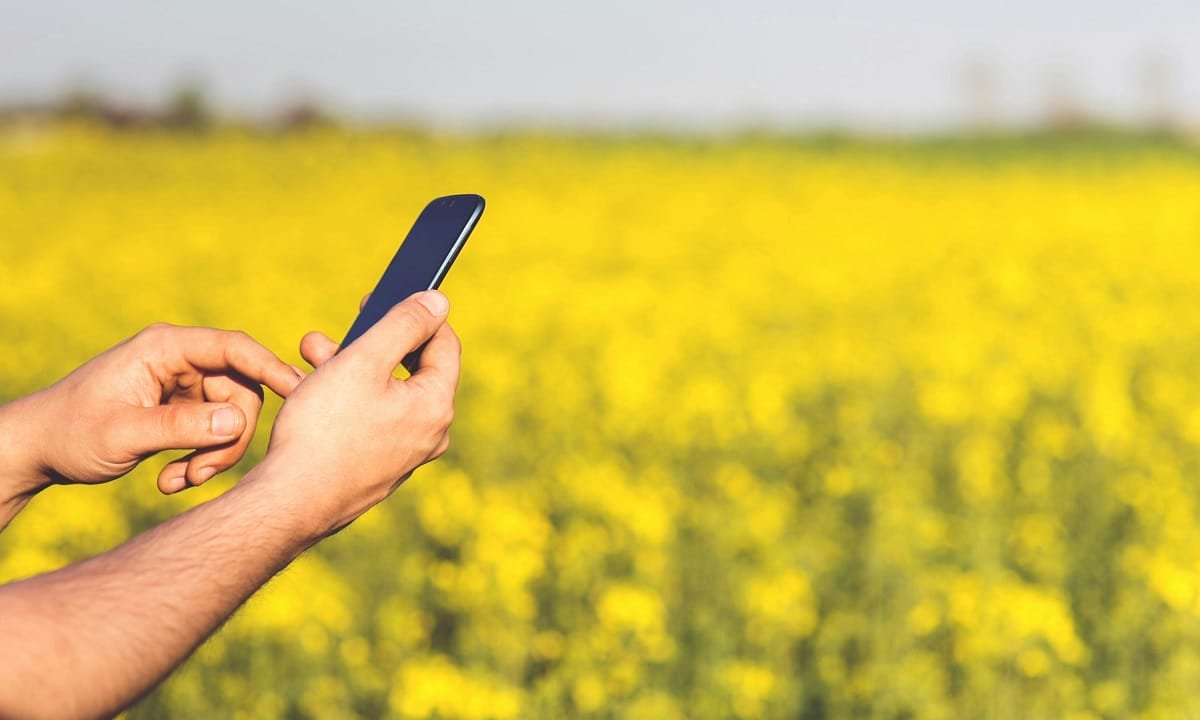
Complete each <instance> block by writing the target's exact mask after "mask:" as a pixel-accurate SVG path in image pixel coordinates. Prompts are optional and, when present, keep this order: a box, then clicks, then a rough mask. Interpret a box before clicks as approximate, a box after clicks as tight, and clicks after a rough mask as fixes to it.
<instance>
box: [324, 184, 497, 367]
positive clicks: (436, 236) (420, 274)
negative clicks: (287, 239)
mask: <svg viewBox="0 0 1200 720" xmlns="http://www.w3.org/2000/svg"><path fill="white" fill-rule="evenodd" d="M483 204H484V203H483V198H482V197H480V196H478V195H447V196H446V197H440V198H437V199H436V200H433V201H432V202H430V203H429V204H428V205H426V206H425V209H424V210H422V211H421V214H420V215H419V216H417V221H416V223H414V224H413V226H412V230H409V231H408V237H406V238H404V242H403V243H401V244H400V249H399V250H397V251H396V256H395V257H393V258H392V262H391V263H389V264H388V266H387V270H384V271H383V277H381V278H379V284H377V285H376V286H375V289H374V290H372V291H371V297H370V299H369V300H367V304H366V305H364V306H363V309H362V310H361V311H359V313H358V317H357V318H355V320H354V324H353V325H351V326H350V330H349V331H348V332H347V333H346V337H345V338H343V339H342V345H341V347H340V348H338V352H341V351H342V350H345V349H346V347H347V346H349V345H350V343H352V342H354V341H355V340H357V339H358V337H359V336H360V335H362V334H363V333H365V332H366V331H367V330H370V329H371V326H372V325H374V324H375V323H377V322H379V319H380V318H382V317H383V316H384V315H386V314H387V312H388V310H391V309H392V306H394V305H396V303H399V302H400V301H402V300H404V299H405V298H407V297H408V296H409V295H412V294H413V293H418V292H421V291H422V290H434V289H436V288H437V287H438V286H439V285H441V284H442V280H444V279H445V277H446V273H448V272H449V271H450V266H451V265H453V264H454V259H455V258H457V257H458V254H459V253H460V252H461V251H462V249H463V245H465V244H466V242H467V238H468V237H469V236H470V235H471V231H472V230H474V229H475V224H476V223H478V222H479V217H480V216H481V215H483ZM420 352H421V351H420V349H418V350H416V351H414V352H413V353H411V354H410V355H409V356H408V357H406V358H404V366H405V367H406V368H408V369H409V370H412V369H414V368H415V367H416V364H415V363H416V359H417V356H418V354H419V353H420Z"/></svg>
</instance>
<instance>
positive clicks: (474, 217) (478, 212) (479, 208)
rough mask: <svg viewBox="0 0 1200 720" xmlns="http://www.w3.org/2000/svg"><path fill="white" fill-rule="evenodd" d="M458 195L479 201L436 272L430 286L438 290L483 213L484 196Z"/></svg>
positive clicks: (431, 288)
mask: <svg viewBox="0 0 1200 720" xmlns="http://www.w3.org/2000/svg"><path fill="white" fill-rule="evenodd" d="M458 197H469V198H474V199H475V200H476V201H477V202H476V204H475V209H474V210H472V211H471V217H469V218H468V219H467V222H466V223H465V224H464V225H463V230H462V233H460V234H459V236H458V239H457V240H455V241H454V246H453V247H451V248H450V252H448V253H446V259H445V260H443V261H442V266H441V267H439V268H438V270H437V273H435V274H434V276H433V282H432V283H430V286H429V289H430V290H437V289H438V288H439V287H441V285H442V280H444V279H446V274H447V273H448V272H450V266H451V265H453V264H454V261H455V259H457V258H458V254H459V252H461V251H462V249H463V246H464V245H466V244H467V238H469V237H471V231H472V230H474V229H475V226H476V225H477V224H479V218H480V217H481V216H482V215H483V207H484V200H483V197H481V196H479V195H465V196H458Z"/></svg>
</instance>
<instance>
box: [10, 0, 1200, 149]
mask: <svg viewBox="0 0 1200 720" xmlns="http://www.w3.org/2000/svg"><path fill="white" fill-rule="evenodd" d="M1150 66H1153V67H1155V68H1157V70H1156V71H1155V72H1156V75H1155V77H1157V78H1158V80H1157V81H1156V83H1157V84H1156V85H1154V86H1153V87H1155V88H1157V89H1156V90H1147V87H1146V83H1145V82H1144V81H1142V79H1141V78H1142V77H1143V75H1144V74H1145V72H1146V71H1145V68H1146V67H1150ZM969 67H974V68H981V70H977V73H982V75H983V77H986V78H990V80H988V81H987V82H986V83H984V85H985V86H986V87H989V88H991V89H990V90H988V91H987V92H986V93H984V94H983V95H982V96H981V95H979V93H976V95H975V96H974V97H975V98H976V100H975V101H974V103H973V102H972V101H971V100H970V99H969V98H970V97H972V96H970V95H969V94H968V92H967V90H966V88H967V87H968V83H967V82H966V80H965V79H964V78H965V77H966V76H967V68H969ZM185 77H199V78H203V80H204V83H205V86H206V87H207V88H208V91H209V93H210V96H211V97H212V99H213V101H214V103H215V104H216V105H217V106H218V107H219V108H220V109H221V110H222V111H224V112H228V113H239V114H250V115H267V114H269V113H270V112H272V111H273V110H274V109H276V108H278V107H279V106H280V105H281V104H283V103H285V102H289V101H292V100H295V99H297V98H313V99H316V100H319V101H320V102H321V103H323V104H325V105H327V106H329V107H330V108H332V109H333V110H335V111H336V112H338V113H340V114H344V115H347V116H352V117H358V118H364V119H384V118H388V117H395V116H401V117H405V118H409V119H417V120H422V121H425V122H429V123H433V124H437V125H445V126H450V127H475V126H489V125H509V124H514V123H535V124H541V125H565V126H589V127H590V126H602V127H609V126H616V127H626V126H655V127H658V126H662V127H689V128H706V127H730V126H734V127H740V126H762V125H768V126H784V127H790V126H807V127H813V126H816V127H829V126H843V127H850V128H858V129H899V130H926V129H941V128H945V127H951V126H956V125H958V124H961V123H963V122H964V121H965V120H966V119H968V118H969V117H971V115H972V113H973V112H976V110H972V108H976V109H978V107H979V106H980V103H983V104H984V105H986V106H988V107H991V108H993V110H992V111H991V113H990V116H991V117H992V118H993V119H995V120H997V121H1001V122H1006V123H1017V124H1021V123H1030V122H1033V121H1036V120H1037V119H1038V118H1040V117H1042V116H1043V115H1044V114H1045V112H1046V107H1047V105H1048V101H1047V97H1048V96H1049V95H1050V94H1051V91H1050V89H1049V88H1051V87H1054V88H1058V89H1057V90H1055V91H1054V93H1056V94H1057V95H1058V96H1063V97H1070V98H1074V100H1073V103H1074V104H1077V105H1079V106H1081V107H1083V108H1086V109H1087V110H1088V111H1089V112H1090V113H1093V114H1098V115H1103V116H1105V117H1109V118H1114V119H1124V120H1133V119H1136V118H1139V117H1141V116H1143V115H1144V114H1146V112H1147V108H1148V107H1150V106H1151V105H1153V104H1154V103H1158V104H1162V103H1164V102H1165V103H1166V104H1167V105H1168V106H1169V108H1170V109H1171V110H1172V112H1173V113H1174V114H1175V115H1176V116H1177V117H1179V118H1180V119H1185V120H1187V119H1190V118H1195V119H1196V120H1197V121H1200V90H1197V89H1196V88H1197V87H1200V86H1198V85H1197V83H1200V2H1197V1H1196V0H1157V1H1155V0H1145V1H1143V2H1137V3H1135V2H1108V1H1107V0H1091V1H1090V2H1082V1H1080V0H1059V1H1057V2H1056V1H1055V0H1003V2H1000V1H996V0H993V1H990V2H971V1H970V0H958V1H953V0H907V1H905V2H896V1H892V2H889V1H887V0H851V1H847V2H837V0H822V1H820V2H816V1H812V0H798V1H795V2H783V1H782V0H742V1H741V2H736V3H735V2H724V1H717V0H693V1H692V2H686V3H685V2H675V1H674V0H671V1H666V2H654V1H653V0H642V1H637V0H606V1H605V2H587V3H580V2H552V1H551V0H510V1H509V2H476V1H474V0H455V1H454V2H441V3H433V2H428V3H413V2H410V3H399V2H384V1H383V0H338V1H337V2H332V1H330V0H324V1H317V0H292V1H291V2H282V1H279V0H262V1H258V2H253V1H242V2H238V1H235V0H207V1H206V2H192V3H186V4H185V3H181V2H176V1H175V0H160V1H159V2H146V1H142V0H107V1H105V2H94V1H93V2H78V1H74V2H68V1H66V0H37V1H36V2H30V1H28V0H22V1H21V2H16V1H14V0H0V103H3V102H8V103H13V102H35V101H41V100H46V99H48V98H53V97H56V96H59V95H61V94H62V93H63V92H64V90H65V89H67V88H70V87H72V86H75V85H79V84H87V85H90V86H93V87H95V88H97V89H100V90H102V91H103V92H105V93H106V94H109V95H111V96H114V97H117V98H120V99H122V100H124V101H128V102H134V103H153V102H156V101H158V100H161V98H162V97H164V96H165V94H166V93H167V92H168V90H169V89H170V88H172V87H173V86H174V85H176V84H177V83H178V82H179V81H180V79H181V78H185ZM976 86H977V87H978V86H979V83H977V84H976ZM981 97H982V99H980V98H981ZM1198 124H1200V122H1198Z"/></svg>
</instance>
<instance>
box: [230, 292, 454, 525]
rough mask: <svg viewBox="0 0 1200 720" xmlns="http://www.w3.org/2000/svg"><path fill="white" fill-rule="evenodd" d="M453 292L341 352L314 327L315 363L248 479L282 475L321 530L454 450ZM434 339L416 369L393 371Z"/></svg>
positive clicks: (399, 311)
mask: <svg viewBox="0 0 1200 720" xmlns="http://www.w3.org/2000/svg"><path fill="white" fill-rule="evenodd" d="M449 309H450V308H449V303H448V301H447V300H446V297H445V296H444V295H442V294H441V293H439V292H437V291H428V292H424V293H418V294H416V295H414V296H412V297H410V298H408V299H407V300H405V301H404V302H402V303H400V304H398V305H396V306H395V307H394V308H392V309H391V311H389V312H388V314H387V315H385V316H384V317H383V319H381V320H380V321H379V322H378V323H376V324H375V326H374V327H372V328H371V329H370V330H369V331H367V332H366V333H365V334H364V335H363V336H362V337H360V338H359V339H358V340H356V341H355V342H354V344H353V345H351V346H350V347H348V348H347V349H346V351H345V352H343V353H340V354H338V355H337V356H336V357H335V356H334V353H336V352H337V350H338V346H337V344H336V343H334V342H333V341H332V340H330V339H329V338H328V337H326V336H325V335H323V334H321V333H316V332H313V333H309V334H308V335H306V336H305V337H304V339H303V340H302V341H301V343H300V354H301V355H303V356H304V359H305V360H307V361H308V362H309V363H310V364H312V365H313V367H315V368H316V370H315V371H314V372H313V373H312V374H311V375H309V376H308V377H307V378H306V379H305V380H304V381H303V382H302V383H300V385H299V387H297V388H296V391H295V392H294V393H292V395H291V397H289V398H288V400H287V402H285V403H284V404H283V409H282V410H280V412H279V417H278V418H277V419H276V421H275V427H274V429H273V430H272V431H271V445H270V448H269V449H268V451H267V457H266V459H265V460H264V461H263V465H262V466H260V468H263V466H268V467H269V468H270V471H269V472H268V471H267V470H266V469H265V468H264V469H263V470H262V471H261V472H260V471H259V468H256V469H255V472H253V473H251V475H248V476H247V478H246V480H245V482H264V483H272V482H274V483H283V484H284V487H286V493H287V494H288V495H289V496H290V497H291V498H294V499H295V500H296V501H297V504H299V505H302V506H303V507H304V508H305V512H306V513H310V514H311V515H312V518H313V521H314V528H313V534H314V540H315V539H318V538H319V537H323V536H325V535H329V534H332V533H334V532H336V531H337V530H339V529H341V528H343V527H345V526H346V525H348V524H349V523H351V522H352V521H353V520H354V519H355V518H357V517H358V516H359V515H361V514H362V513H364V512H366V511H367V510H368V509H369V508H371V507H372V506H374V505H375V504H376V503H378V502H380V501H381V500H383V499H384V498H386V497H387V496H388V495H390V494H391V493H392V491H394V490H395V489H396V488H397V487H399V486H400V484H401V483H402V482H403V481H404V480H405V479H406V478H408V476H409V475H411V474H412V472H413V470H415V469H416V468H417V467H419V466H420V465H423V464H424V463H427V462H429V461H430V460H433V459H435V458H437V457H440V456H441V455H442V453H444V452H445V451H446V448H447V447H448V446H449V443H450V439H449V427H450V423H451V421H452V419H453V417H454V392H455V390H456V389H457V387H458V377H459V356H460V354H461V350H462V348H461V345H460V344H459V341H458V337H457V336H456V335H455V334H454V331H453V330H452V329H451V328H450V326H449V325H448V324H446V316H447V314H448V313H449ZM427 340H428V344H427V345H426V346H425V349H424V350H423V351H422V353H421V356H420V361H419V363H418V365H417V367H416V368H415V371H414V372H413V374H412V375H411V376H410V377H408V378H407V379H404V380H400V379H398V378H396V377H395V376H394V375H393V373H394V372H395V370H396V367H397V366H398V365H399V364H400V361H401V359H402V358H404V356H405V355H407V354H408V353H410V352H411V351H413V350H415V349H416V348H418V347H420V346H421V345H422V344H423V343H425V342H426V341H427Z"/></svg>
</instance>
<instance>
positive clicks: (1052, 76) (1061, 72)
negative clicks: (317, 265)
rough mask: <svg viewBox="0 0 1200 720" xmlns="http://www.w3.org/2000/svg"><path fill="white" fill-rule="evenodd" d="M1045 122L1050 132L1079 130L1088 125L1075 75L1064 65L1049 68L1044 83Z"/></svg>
mask: <svg viewBox="0 0 1200 720" xmlns="http://www.w3.org/2000/svg"><path fill="white" fill-rule="evenodd" d="M1043 88H1044V93H1045V95H1044V102H1045V110H1044V115H1043V122H1044V123H1045V125H1046V127H1047V128H1048V129H1050V130H1064V131H1065V130H1077V129H1079V128H1080V127H1083V126H1084V125H1086V124H1087V113H1086V112H1085V110H1084V107H1083V103H1082V101H1081V99H1080V94H1079V86H1078V82H1077V81H1076V78H1075V74H1074V73H1073V72H1072V71H1071V69H1070V68H1069V67H1067V66H1066V65H1062V64H1057V65H1052V66H1050V67H1049V68H1047V70H1046V73H1045V77H1044V81H1043Z"/></svg>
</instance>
